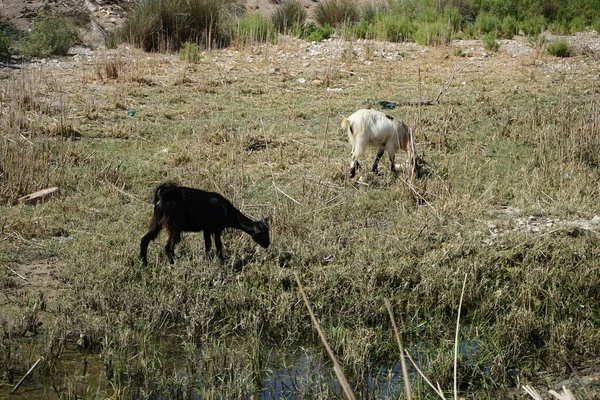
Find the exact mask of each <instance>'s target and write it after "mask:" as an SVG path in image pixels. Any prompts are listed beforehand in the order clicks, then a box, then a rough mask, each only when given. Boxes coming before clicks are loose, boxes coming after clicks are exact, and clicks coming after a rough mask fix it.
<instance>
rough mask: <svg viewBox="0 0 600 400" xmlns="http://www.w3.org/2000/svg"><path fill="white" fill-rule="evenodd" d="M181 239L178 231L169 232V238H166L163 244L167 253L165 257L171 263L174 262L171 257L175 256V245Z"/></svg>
mask: <svg viewBox="0 0 600 400" xmlns="http://www.w3.org/2000/svg"><path fill="white" fill-rule="evenodd" d="M180 240H181V233H180V232H170V233H169V240H167V244H166V245H165V253H167V258H168V259H169V262H170V263H171V264H175V261H174V260H173V257H175V245H176V244H177V243H179V241H180Z"/></svg>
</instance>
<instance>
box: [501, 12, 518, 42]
mask: <svg viewBox="0 0 600 400" xmlns="http://www.w3.org/2000/svg"><path fill="white" fill-rule="evenodd" d="M517 30H518V24H517V18H515V17H514V16H512V15H507V16H506V17H504V18H503V19H502V27H501V29H500V32H501V34H502V37H503V38H506V39H512V38H513V36H514V35H515V34H516V33H517Z"/></svg>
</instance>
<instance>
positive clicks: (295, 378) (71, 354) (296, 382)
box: [0, 343, 403, 400]
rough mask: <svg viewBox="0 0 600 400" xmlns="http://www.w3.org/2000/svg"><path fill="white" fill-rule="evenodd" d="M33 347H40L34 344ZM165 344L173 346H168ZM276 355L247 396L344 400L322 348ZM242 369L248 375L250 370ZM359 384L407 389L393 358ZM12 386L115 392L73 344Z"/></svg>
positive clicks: (48, 391)
mask: <svg viewBox="0 0 600 400" xmlns="http://www.w3.org/2000/svg"><path fill="white" fill-rule="evenodd" d="M30 345H33V346H38V344H31V343H30ZM167 347H170V346H169V345H168V344H167ZM170 350H173V348H171V349H170ZM167 353H169V356H168V358H169V364H170V365H176V366H177V365H179V366H182V368H181V370H180V371H179V372H178V373H177V375H178V376H180V377H182V375H185V372H184V371H185V368H183V365H184V363H185V361H184V359H185V358H184V357H183V355H181V354H179V355H178V354H176V353H173V352H172V351H168V352H167ZM178 356H179V357H178ZM34 358H35V357H34ZM277 358H278V359H272V360H270V361H267V365H266V366H265V368H264V369H263V375H262V377H261V380H260V382H261V384H260V385H259V386H261V387H260V388H257V389H256V390H255V392H254V393H253V394H249V395H248V398H249V399H250V398H253V399H258V398H260V399H263V400H268V399H281V398H299V396H301V397H305V396H307V395H308V396H309V397H311V394H312V395H317V394H318V395H323V394H325V393H329V394H331V395H333V396H334V397H336V398H343V393H342V390H341V388H340V386H339V384H338V383H337V379H336V378H335V375H334V373H333V370H332V368H331V366H330V365H329V363H327V362H325V361H324V359H323V358H322V356H321V352H320V351H319V350H318V349H311V348H303V349H302V350H301V351H299V353H298V354H296V355H293V356H290V357H286V359H285V360H282V359H281V358H279V357H277ZM165 373H167V371H165ZM172 373H173V371H168V374H169V375H171V374H172ZM239 373H240V374H241V375H249V374H250V373H251V372H250V371H240V372H239ZM19 379H21V377H20V376H19V377H16V378H15V384H16V382H18V380H19ZM355 384H356V382H355ZM356 386H358V390H357V394H359V397H361V398H391V397H398V395H399V394H400V393H401V392H402V391H403V383H402V377H401V369H400V363H399V362H395V363H392V365H391V366H389V367H387V366H381V367H379V368H376V369H374V370H373V371H372V372H371V373H370V374H369V375H368V376H365V377H363V378H362V379H361V382H360V383H359V384H358V385H356ZM13 387H14V385H12V386H9V385H5V386H3V387H0V399H14V400H28V399H59V398H61V397H62V398H68V397H71V398H73V397H74V395H75V394H76V395H77V396H78V397H83V398H86V397H92V398H95V397H99V398H102V397H105V396H106V395H107V394H108V395H110V394H111V392H112V389H111V386H110V384H108V383H107V381H106V370H105V367H104V364H103V363H102V361H101V359H100V357H99V356H98V355H95V354H92V355H90V354H85V352H82V351H80V350H79V349H78V348H77V345H76V344H75V343H67V344H66V345H65V348H64V349H63V351H62V352H61V354H60V357H59V359H58V361H57V362H56V363H55V365H54V367H53V368H52V370H49V369H48V365H47V364H43V363H40V364H38V367H37V368H35V369H34V371H33V372H32V373H31V374H30V375H29V376H28V377H27V378H26V379H25V380H24V381H23V383H22V384H21V385H20V386H19V388H18V389H17V390H16V391H15V393H13V394H10V391H11V390H12V389H13ZM321 397H322V396H321ZM193 398H194V399H200V398H201V395H194V396H193Z"/></svg>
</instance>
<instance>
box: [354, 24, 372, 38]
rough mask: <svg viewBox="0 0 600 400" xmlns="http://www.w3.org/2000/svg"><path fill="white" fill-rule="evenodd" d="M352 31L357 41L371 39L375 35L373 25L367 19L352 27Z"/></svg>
mask: <svg viewBox="0 0 600 400" xmlns="http://www.w3.org/2000/svg"><path fill="white" fill-rule="evenodd" d="M352 30H353V32H354V37H356V38H357V39H370V38H371V37H372V34H373V24H372V23H371V22H369V21H367V20H366V19H361V20H360V22H359V23H358V24H356V25H354V26H352Z"/></svg>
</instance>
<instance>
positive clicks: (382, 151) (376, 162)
mask: <svg viewBox="0 0 600 400" xmlns="http://www.w3.org/2000/svg"><path fill="white" fill-rule="evenodd" d="M384 152H385V150H379V151H378V152H377V157H375V162H374V163H373V172H375V173H376V174H377V173H378V172H377V167H378V166H379V160H381V157H382V156H383V153H384Z"/></svg>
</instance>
